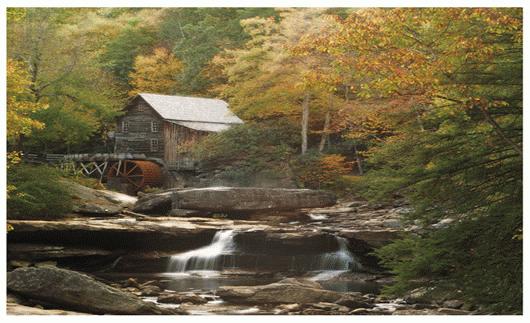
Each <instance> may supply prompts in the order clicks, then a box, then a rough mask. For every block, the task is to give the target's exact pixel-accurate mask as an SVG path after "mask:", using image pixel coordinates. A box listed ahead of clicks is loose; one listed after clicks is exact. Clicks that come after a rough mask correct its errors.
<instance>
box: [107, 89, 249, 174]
mask: <svg viewBox="0 0 530 323" xmlns="http://www.w3.org/2000/svg"><path fill="white" fill-rule="evenodd" d="M242 123H243V121H241V119H239V118H238V117H237V116H236V115H234V114H233V113H232V112H231V111H230V110H229V109H228V104H227V103H226V102H225V101H223V100H218V99H207V98H196V97H185V96H174V95H160V94H150V93H140V94H138V95H136V96H135V97H134V98H133V99H132V100H131V101H130V102H129V104H128V105H127V106H126V107H125V114H124V115H123V116H121V117H120V118H118V124H117V131H116V134H115V146H114V152H115V153H133V154H145V156H146V157H149V158H159V159H162V160H163V161H164V162H165V164H166V165H167V167H168V168H169V169H180V168H186V164H188V163H190V162H191V160H190V158H189V154H188V153H187V152H188V151H189V148H190V146H191V145H193V143H195V142H197V140H199V139H200V138H201V137H203V136H205V135H208V134H209V133H212V132H220V131H223V130H226V129H228V128H230V127H231V126H233V125H236V124H242Z"/></svg>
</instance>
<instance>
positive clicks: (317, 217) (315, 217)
mask: <svg viewBox="0 0 530 323" xmlns="http://www.w3.org/2000/svg"><path fill="white" fill-rule="evenodd" d="M308 215H309V218H311V220H315V221H317V220H326V219H327V218H328V216H327V215H325V214H313V213H309V214H308Z"/></svg>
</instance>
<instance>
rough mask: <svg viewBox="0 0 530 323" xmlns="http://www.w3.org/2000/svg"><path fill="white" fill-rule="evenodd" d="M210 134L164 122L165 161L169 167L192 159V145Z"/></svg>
mask: <svg viewBox="0 0 530 323" xmlns="http://www.w3.org/2000/svg"><path fill="white" fill-rule="evenodd" d="M207 134H208V132H204V131H197V130H193V129H190V128H186V127H183V126H179V125H176V124H174V123H171V122H167V121H166V122H164V160H165V161H166V163H167V164H168V165H170V166H171V165H173V164H175V163H176V162H177V161H181V160H184V159H188V158H190V157H191V156H190V154H189V150H190V148H191V145H193V144H194V143H196V142H197V141H198V140H199V139H200V138H202V137H204V136H205V135H207Z"/></svg>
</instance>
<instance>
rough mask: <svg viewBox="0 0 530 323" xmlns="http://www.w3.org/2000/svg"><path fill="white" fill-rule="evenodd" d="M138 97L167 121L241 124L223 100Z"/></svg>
mask: <svg viewBox="0 0 530 323" xmlns="http://www.w3.org/2000/svg"><path fill="white" fill-rule="evenodd" d="M138 96H139V97H141V98H142V99H144V100H145V101H146V102H147V103H148V104H149V105H150V106H151V107H152V108H153V109H154V110H155V111H156V112H157V113H158V114H159V115H160V116H161V117H162V118H164V119H167V120H172V121H185V122H187V123H189V122H192V124H190V125H194V124H195V125H197V124H198V123H216V124H241V123H243V121H242V120H241V119H239V118H238V117H237V116H236V115H235V114H233V113H232V111H230V110H229V109H228V104H227V103H226V102H225V101H223V100H218V99H206V98H194V97H187V96H176V95H162V94H151V93H139V94H138ZM187 127H190V126H187ZM190 128H191V127H190ZM197 130H198V129H197ZM210 131H215V130H210Z"/></svg>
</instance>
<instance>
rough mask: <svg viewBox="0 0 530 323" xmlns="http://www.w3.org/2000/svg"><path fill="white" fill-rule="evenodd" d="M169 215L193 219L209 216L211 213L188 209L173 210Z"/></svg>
mask: <svg viewBox="0 0 530 323" xmlns="http://www.w3.org/2000/svg"><path fill="white" fill-rule="evenodd" d="M167 215H168V216H176V217H193V216H205V215H209V212H204V211H198V210H186V209H171V210H170V211H169V213H168V214H167Z"/></svg>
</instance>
